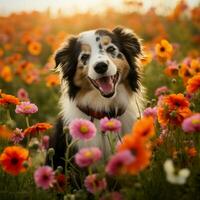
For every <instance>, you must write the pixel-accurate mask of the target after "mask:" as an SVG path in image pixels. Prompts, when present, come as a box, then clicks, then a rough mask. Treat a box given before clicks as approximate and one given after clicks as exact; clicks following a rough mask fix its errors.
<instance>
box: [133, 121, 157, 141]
mask: <svg viewBox="0 0 200 200" xmlns="http://www.w3.org/2000/svg"><path fill="white" fill-rule="evenodd" d="M132 134H133V136H134V137H135V138H136V139H137V138H138V139H140V138H145V139H147V138H149V137H152V136H154V135H155V130H154V121H153V118H152V117H143V118H142V119H140V120H138V121H137V122H136V123H135V124H134V126H133V129H132Z"/></svg>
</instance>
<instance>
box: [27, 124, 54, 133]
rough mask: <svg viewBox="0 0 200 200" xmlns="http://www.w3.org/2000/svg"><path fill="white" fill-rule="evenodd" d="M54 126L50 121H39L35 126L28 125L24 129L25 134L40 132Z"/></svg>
mask: <svg viewBox="0 0 200 200" xmlns="http://www.w3.org/2000/svg"><path fill="white" fill-rule="evenodd" d="M50 128H52V125H51V124H49V123H37V124H35V125H33V126H30V127H28V128H27V129H25V130H24V135H25V136H26V135H29V134H31V135H33V134H36V133H39V132H44V131H46V130H48V129H50Z"/></svg>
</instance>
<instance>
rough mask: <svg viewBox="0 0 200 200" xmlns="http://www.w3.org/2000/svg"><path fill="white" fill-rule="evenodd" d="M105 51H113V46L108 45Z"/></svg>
mask: <svg viewBox="0 0 200 200" xmlns="http://www.w3.org/2000/svg"><path fill="white" fill-rule="evenodd" d="M106 51H107V52H108V53H113V52H114V51H115V47H113V46H110V47H108V48H107V49H106Z"/></svg>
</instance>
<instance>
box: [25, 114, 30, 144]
mask: <svg viewBox="0 0 200 200" xmlns="http://www.w3.org/2000/svg"><path fill="white" fill-rule="evenodd" d="M25 119H26V126H27V128H28V127H30V123H29V117H28V115H26V117H25ZM29 142H30V134H28V136H27V146H28V144H29Z"/></svg>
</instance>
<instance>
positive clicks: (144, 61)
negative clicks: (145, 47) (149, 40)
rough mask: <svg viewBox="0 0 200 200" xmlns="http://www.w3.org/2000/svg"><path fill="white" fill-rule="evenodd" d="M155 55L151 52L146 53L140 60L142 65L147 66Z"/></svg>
mask: <svg viewBox="0 0 200 200" xmlns="http://www.w3.org/2000/svg"><path fill="white" fill-rule="evenodd" d="M152 58H153V55H152V53H151V52H144V56H143V57H142V58H141V59H140V62H141V64H142V65H147V64H149V63H150V62H151V61H152Z"/></svg>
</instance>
